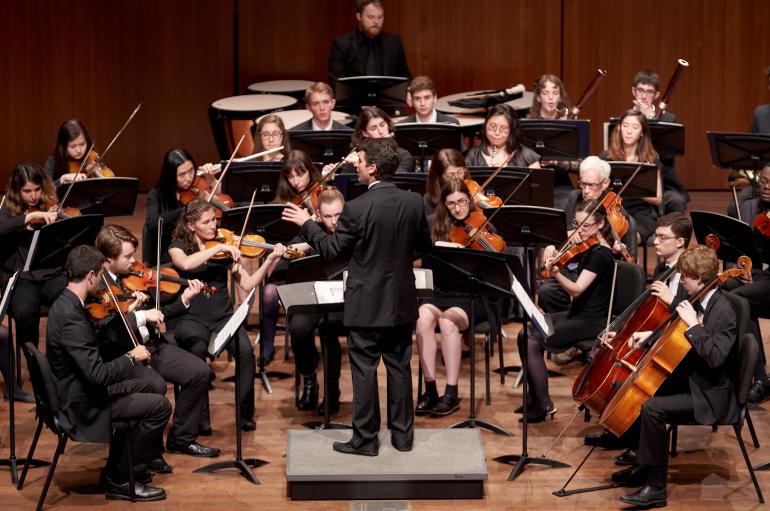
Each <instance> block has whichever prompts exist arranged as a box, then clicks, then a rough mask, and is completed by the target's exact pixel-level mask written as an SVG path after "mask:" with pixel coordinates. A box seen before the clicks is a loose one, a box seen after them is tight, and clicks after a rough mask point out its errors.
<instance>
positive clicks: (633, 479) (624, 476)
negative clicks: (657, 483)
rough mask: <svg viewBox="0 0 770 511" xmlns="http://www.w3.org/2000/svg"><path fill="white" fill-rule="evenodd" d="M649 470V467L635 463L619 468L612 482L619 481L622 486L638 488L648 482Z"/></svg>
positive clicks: (614, 473) (613, 475)
mask: <svg viewBox="0 0 770 511" xmlns="http://www.w3.org/2000/svg"><path fill="white" fill-rule="evenodd" d="M648 473H649V470H648V469H647V467H642V466H640V465H633V466H631V467H628V468H624V469H623V470H618V471H617V472H613V474H612V482H613V483H618V484H619V485H621V486H627V487H630V488H638V487H639V486H644V485H645V484H646V483H647V474H648Z"/></svg>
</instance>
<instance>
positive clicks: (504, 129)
mask: <svg viewBox="0 0 770 511" xmlns="http://www.w3.org/2000/svg"><path fill="white" fill-rule="evenodd" d="M511 154H513V158H511V161H510V162H509V163H508V166H509V167H530V168H533V169H539V168H540V155H539V154H537V153H536V152H535V151H533V150H532V149H530V148H529V147H526V146H525V145H524V144H522V141H521V128H520V127H519V121H518V117H517V116H516V112H515V111H514V110H513V108H511V107H510V106H508V105H506V104H505V103H502V104H499V105H495V106H493V107H492V108H490V109H489V112H487V117H486V119H485V120H484V135H483V136H482V139H481V145H480V146H478V147H473V148H471V149H470V150H469V151H468V154H466V155H465V161H466V163H467V164H468V166H469V167H498V166H500V165H502V164H503V162H505V161H506V160H507V159H508V156H510V155H511Z"/></svg>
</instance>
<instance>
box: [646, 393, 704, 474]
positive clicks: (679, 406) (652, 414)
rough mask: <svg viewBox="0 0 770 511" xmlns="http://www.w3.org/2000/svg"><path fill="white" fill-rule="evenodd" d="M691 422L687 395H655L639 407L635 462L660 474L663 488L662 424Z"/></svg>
mask: <svg viewBox="0 0 770 511" xmlns="http://www.w3.org/2000/svg"><path fill="white" fill-rule="evenodd" d="M694 420H695V412H694V410H693V400H692V395H691V394H671V395H668V396H655V397H652V398H650V399H648V400H647V401H646V402H645V403H644V404H643V405H642V413H641V417H640V423H641V434H640V436H639V454H638V457H637V462H638V463H639V464H640V465H647V466H649V467H651V468H652V469H654V470H655V472H656V473H659V474H662V478H663V480H662V481H661V482H660V483H662V484H663V485H665V475H666V462H667V460H668V433H667V432H666V424H670V423H672V422H674V423H687V422H692V421H694Z"/></svg>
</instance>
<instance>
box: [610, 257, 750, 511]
mask: <svg viewBox="0 0 770 511" xmlns="http://www.w3.org/2000/svg"><path fill="white" fill-rule="evenodd" d="M677 266H678V268H679V271H680V272H681V274H682V285H683V286H684V288H685V289H686V290H687V292H688V294H693V293H695V292H696V291H698V290H699V289H700V288H701V287H702V286H703V284H704V283H706V282H708V281H710V280H712V279H713V278H714V276H716V274H717V272H718V270H719V260H718V259H717V256H716V253H715V252H714V250H712V249H711V248H708V247H705V246H697V247H693V248H690V249H688V250H687V251H685V252H684V253H683V254H682V256H681V257H680V258H679V262H678V263H677ZM695 305H697V306H698V307H697V309H698V310H696V308H694V306H693V304H691V303H690V302H689V301H687V300H684V301H682V302H680V303H679V305H677V307H676V311H677V313H678V314H679V317H680V318H681V320H682V321H684V323H685V324H686V325H687V330H685V332H684V335H685V337H686V338H687V340H688V341H689V342H690V344H691V345H692V349H691V350H690V351H689V353H688V354H687V357H686V359H685V360H684V361H682V363H680V364H679V365H678V366H677V368H676V370H675V371H674V373H673V374H672V375H671V376H670V377H669V378H668V379H667V380H666V382H665V384H666V385H667V388H666V389H665V391H663V389H661V390H660V391H659V392H658V393H657V394H656V395H655V396H654V397H652V398H650V399H648V400H647V401H645V402H644V403H643V404H642V408H641V417H640V420H641V436H640V442H639V455H638V457H637V464H636V465H635V466H632V467H630V468H628V469H625V470H623V471H620V472H616V473H615V474H613V480H614V481H616V482H619V483H621V484H623V485H624V486H641V489H639V490H638V491H636V492H634V493H632V494H630V495H623V496H621V497H620V500H621V501H622V502H624V503H626V504H630V505H634V506H645V507H650V506H657V507H662V506H665V505H666V474H667V458H668V433H667V431H666V426H667V424H669V423H671V422H692V421H695V422H697V423H698V424H717V423H724V422H732V421H734V420H737V418H738V417H737V414H738V409H739V407H738V403H737V400H736V389H735V387H734V382H733V381H732V380H731V378H730V371H731V370H732V368H731V367H730V365H731V364H730V362H729V361H730V360H731V357H730V353H731V351H732V348H733V345H734V344H735V341H736V338H737V335H738V332H737V324H736V318H735V311H734V310H733V308H732V307H731V305H730V303H729V302H728V301H727V300H726V299H725V298H724V297H723V296H722V291H720V290H718V289H711V290H709V291H708V292H707V293H705V294H704V295H703V297H702V298H701V299H700V301H699V302H698V303H697V304H695ZM650 334H651V332H637V333H635V334H634V335H633V337H632V339H631V340H630V341H629V342H633V343H636V344H637V345H638V344H641V343H644V342H645V341H646V340H647V338H648V337H649V335H650ZM610 337H611V335H610Z"/></svg>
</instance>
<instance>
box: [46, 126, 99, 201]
mask: <svg viewBox="0 0 770 511" xmlns="http://www.w3.org/2000/svg"><path fill="white" fill-rule="evenodd" d="M92 144H93V139H92V138H91V135H89V133H88V130H87V129H86V127H85V125H83V123H82V122H80V121H79V120H77V119H69V120H67V121H64V122H63V123H62V124H61V126H59V131H58V133H57V135H56V147H54V150H53V154H52V155H51V156H49V157H48V159H47V160H46V162H45V165H44V166H43V168H44V169H45V172H46V174H48V176H49V177H50V178H51V179H53V180H55V184H56V185H57V186H58V185H59V184H60V183H69V182H70V181H72V180H73V179H85V178H86V177H88V176H89V175H92V174H93V173H96V172H97V171H98V172H99V174H98V175H96V176H95V177H99V175H103V176H104V177H107V176H108V175H109V176H112V175H114V174H113V173H112V171H111V170H110V169H108V168H107V167H102V166H97V167H95V166H94V164H93V163H91V161H93V162H95V161H96V159H97V158H98V155H97V154H96V153H94V152H92V153H91V154H90V155H89V163H87V164H86V167H85V170H84V172H83V173H81V174H76V172H77V171H78V170H79V169H80V165H81V163H82V162H83V158H85V157H86V154H87V152H88V148H89V147H91V145H92ZM102 171H104V174H102V173H101V172H102Z"/></svg>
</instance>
